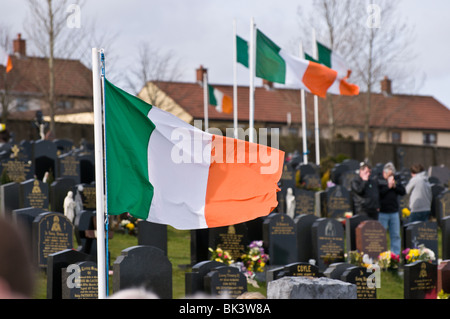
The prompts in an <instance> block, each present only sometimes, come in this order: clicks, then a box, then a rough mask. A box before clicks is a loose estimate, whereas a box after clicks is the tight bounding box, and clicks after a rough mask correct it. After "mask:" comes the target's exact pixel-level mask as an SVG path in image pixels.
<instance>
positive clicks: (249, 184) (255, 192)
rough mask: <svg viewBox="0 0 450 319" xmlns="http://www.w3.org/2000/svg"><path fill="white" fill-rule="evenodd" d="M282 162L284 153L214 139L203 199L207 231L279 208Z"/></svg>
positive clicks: (218, 137) (223, 139) (252, 144)
mask: <svg viewBox="0 0 450 319" xmlns="http://www.w3.org/2000/svg"><path fill="white" fill-rule="evenodd" d="M283 162H284V152H283V151H280V150H277V149H274V148H270V147H267V146H264V145H258V144H255V143H249V142H246V141H242V140H237V139H233V138H228V137H223V136H217V135H214V136H213V140H212V147H211V165H210V168H209V175H208V184H207V188H206V199H205V220H206V224H207V225H208V227H219V226H223V225H232V224H236V223H240V222H242V221H246V220H252V219H255V218H257V217H260V216H266V215H268V214H269V213H270V212H271V211H272V210H273V209H274V208H275V207H276V206H277V205H278V202H277V198H276V192H277V191H279V190H280V189H279V188H278V185H277V183H278V181H279V180H280V178H281V174H282V167H283ZM264 172H266V174H264Z"/></svg>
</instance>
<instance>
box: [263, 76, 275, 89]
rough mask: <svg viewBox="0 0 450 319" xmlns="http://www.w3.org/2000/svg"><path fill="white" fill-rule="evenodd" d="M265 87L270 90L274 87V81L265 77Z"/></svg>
mask: <svg viewBox="0 0 450 319" xmlns="http://www.w3.org/2000/svg"><path fill="white" fill-rule="evenodd" d="M263 87H265V88H266V90H267V91H270V90H272V89H273V82H270V81H267V80H266V79H263Z"/></svg>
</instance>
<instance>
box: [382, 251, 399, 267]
mask: <svg viewBox="0 0 450 319" xmlns="http://www.w3.org/2000/svg"><path fill="white" fill-rule="evenodd" d="M399 263H400V256H399V255H397V254H394V253H393V252H392V251H390V250H388V251H384V252H382V253H380V255H378V266H380V268H381V269H382V270H388V269H397V268H398V264H399Z"/></svg>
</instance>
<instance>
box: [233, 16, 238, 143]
mask: <svg viewBox="0 0 450 319" xmlns="http://www.w3.org/2000/svg"><path fill="white" fill-rule="evenodd" d="M237 110H238V102H237V44H236V19H234V20H233V128H234V138H238V111H237Z"/></svg>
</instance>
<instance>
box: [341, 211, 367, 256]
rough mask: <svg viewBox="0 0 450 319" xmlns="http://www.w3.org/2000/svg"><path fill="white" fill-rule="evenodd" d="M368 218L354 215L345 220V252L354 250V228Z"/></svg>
mask: <svg viewBox="0 0 450 319" xmlns="http://www.w3.org/2000/svg"><path fill="white" fill-rule="evenodd" d="M368 219H369V217H368V216H366V215H354V216H352V217H350V218H347V219H346V220H345V241H346V245H347V246H346V248H347V251H353V250H356V233H355V230H356V227H358V225H359V224H360V223H361V222H362V221H365V220H368Z"/></svg>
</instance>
